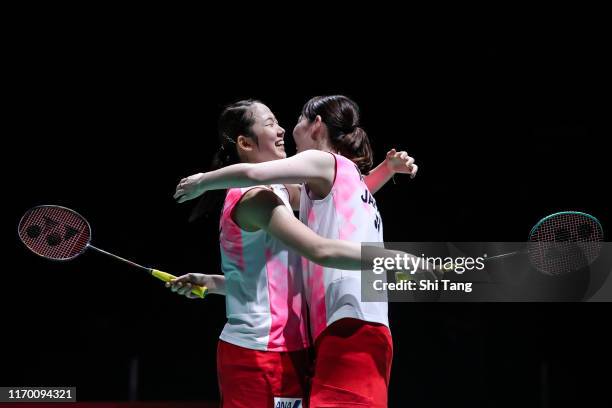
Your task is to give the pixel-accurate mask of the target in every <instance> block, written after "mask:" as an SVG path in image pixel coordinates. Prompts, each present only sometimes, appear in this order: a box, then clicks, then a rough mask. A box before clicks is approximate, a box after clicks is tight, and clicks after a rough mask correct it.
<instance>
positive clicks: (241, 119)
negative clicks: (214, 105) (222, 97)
mask: <svg viewBox="0 0 612 408" xmlns="http://www.w3.org/2000/svg"><path fill="white" fill-rule="evenodd" d="M256 103H262V102H260V101H258V100H256V99H245V100H241V101H238V102H234V103H232V104H230V105H227V106H226V107H225V108H224V109H223V112H221V116H219V121H218V123H217V131H218V134H219V143H220V145H221V146H220V147H219V150H217V153H215V155H214V157H213V160H212V164H211V166H210V170H217V169H220V168H221V167H225V166H229V165H231V164H236V163H240V157H239V156H238V147H237V146H236V141H237V139H238V136H240V135H243V136H246V137H249V138H252V139H253V140H254V141H255V144H257V136H256V135H255V134H254V133H253V129H252V128H253V124H254V123H255V118H254V116H253V111H252V107H253V105H254V104H256ZM224 198H225V191H224V190H215V191H208V192H206V193H205V194H204V196H202V198H201V199H200V201H199V202H198V204H197V205H196V206H195V207H194V209H193V211H192V212H191V216H190V217H189V221H190V222H193V221H195V220H197V219H198V218H200V217H201V216H202V215H208V214H210V213H211V212H213V210H214V209H216V208H218V207H220V205H221V203H222V202H223V199H224Z"/></svg>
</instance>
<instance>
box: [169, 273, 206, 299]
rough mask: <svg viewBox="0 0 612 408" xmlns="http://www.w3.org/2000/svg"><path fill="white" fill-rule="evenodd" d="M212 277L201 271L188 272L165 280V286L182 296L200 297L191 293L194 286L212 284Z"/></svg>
mask: <svg viewBox="0 0 612 408" xmlns="http://www.w3.org/2000/svg"><path fill="white" fill-rule="evenodd" d="M211 283H212V279H211V276H210V275H205V274H203V273H188V274H186V275H182V276H179V277H178V278H176V279H173V280H171V281H170V282H166V287H167V288H170V290H171V291H172V292H174V293H177V294H179V295H182V296H186V297H188V298H189V299H200V297H199V296H197V295H194V294H193V293H191V290H192V289H193V287H194V286H206V287H207V288H208V287H210V286H212V285H211Z"/></svg>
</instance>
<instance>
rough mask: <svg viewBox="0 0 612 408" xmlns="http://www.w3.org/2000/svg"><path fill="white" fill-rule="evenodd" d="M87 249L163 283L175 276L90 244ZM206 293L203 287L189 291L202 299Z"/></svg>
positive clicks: (196, 287)
mask: <svg viewBox="0 0 612 408" xmlns="http://www.w3.org/2000/svg"><path fill="white" fill-rule="evenodd" d="M88 247H89V248H91V249H93V250H94V251H96V252H99V253H101V254H104V255H108V256H110V257H111V258H115V259H116V260H118V261H122V262H125V263H127V264H129V265H132V266H133V267H136V268H138V269H140V270H143V271H145V272H148V273H150V274H151V275H153V276H155V277H156V278H157V279H160V280H162V281H164V282H170V281H171V280H172V279H176V276H174V275H171V274H169V273H166V272H162V271H158V270H157V269H151V268H147V267H144V266H142V265H139V264H137V263H136V262H132V261H130V260H129V259H125V258H122V257H120V256H117V255H115V254H111V253H110V252H107V251H105V250H103V249H100V248H97V247H95V246H93V245H91V244H90V245H89V246H88ZM206 292H207V288H206V287H205V286H195V287H194V288H193V289H192V290H191V293H193V294H194V295H196V296H198V297H200V298H203V297H204V296H205V295H206Z"/></svg>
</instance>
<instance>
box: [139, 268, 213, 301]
mask: <svg viewBox="0 0 612 408" xmlns="http://www.w3.org/2000/svg"><path fill="white" fill-rule="evenodd" d="M151 275H153V276H155V277H156V278H157V279H160V280H163V281H164V282H170V281H171V280H172V279H176V276H174V275H172V274H169V273H167V272H162V271H158V270H157V269H151ZM191 293H193V294H194V295H196V296H198V297H200V298H202V299H204V296H206V293H208V288H207V287H206V286H194V287H193V289H191Z"/></svg>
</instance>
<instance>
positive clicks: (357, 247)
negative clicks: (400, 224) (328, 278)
mask: <svg viewBox="0 0 612 408" xmlns="http://www.w3.org/2000/svg"><path fill="white" fill-rule="evenodd" d="M235 217H236V220H237V222H238V224H239V225H241V226H242V227H243V228H248V229H253V228H259V229H263V230H265V231H267V232H268V233H269V234H270V235H272V236H274V237H276V238H277V239H279V240H280V241H282V242H283V243H284V244H285V245H287V246H288V247H289V248H290V249H291V250H293V251H295V252H297V253H298V254H300V255H301V256H303V257H304V258H307V259H309V260H310V261H312V262H314V263H316V264H319V265H323V266H327V267H330V268H336V269H346V270H361V266H362V252H361V244H360V243H358V242H351V241H343V240H338V239H329V238H324V237H322V236H320V235H318V234H317V233H315V232H314V231H312V230H311V229H310V228H308V227H307V226H306V225H304V224H302V223H301V222H300V221H299V220H298V219H297V218H295V216H294V215H293V214H292V213H291V211H290V210H289V209H288V208H287V207H286V206H285V205H284V204H283V203H282V201H281V200H280V198H279V197H278V196H276V195H275V194H274V193H272V192H271V191H269V190H266V189H264V188H257V189H253V190H250V191H249V192H247V193H246V194H245V196H244V197H243V199H242V201H241V202H240V204H239V205H238V207H237V209H236V213H235ZM369 249H370V250H369V251H367V256H368V259H364V262H366V263H367V264H373V262H374V258H377V257H394V256H396V255H397V254H401V255H402V256H403V255H404V253H403V252H400V251H394V250H389V249H385V248H378V247H369ZM408 256H410V257H412V255H410V254H408Z"/></svg>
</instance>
